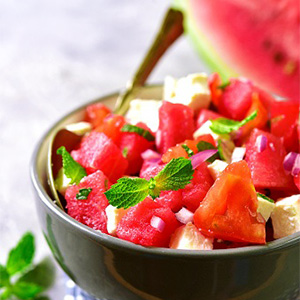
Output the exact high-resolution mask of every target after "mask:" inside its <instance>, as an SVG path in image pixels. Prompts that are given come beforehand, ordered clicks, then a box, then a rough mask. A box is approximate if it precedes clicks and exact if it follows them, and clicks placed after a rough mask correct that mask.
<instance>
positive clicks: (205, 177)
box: [182, 162, 214, 212]
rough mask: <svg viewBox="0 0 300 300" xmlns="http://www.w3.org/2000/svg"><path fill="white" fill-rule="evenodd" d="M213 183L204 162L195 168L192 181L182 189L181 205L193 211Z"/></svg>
mask: <svg viewBox="0 0 300 300" xmlns="http://www.w3.org/2000/svg"><path fill="white" fill-rule="evenodd" d="M213 183H214V180H213V178H212V177H211V175H210V173H209V171H208V169H207V165H206V163H205V162H204V163H202V164H201V165H200V166H199V167H198V168H197V169H195V172H194V175H193V180H192V182H191V183H190V184H188V185H186V187H185V188H184V189H183V190H182V203H183V205H184V206H186V207H187V209H189V210H190V211H193V212H194V211H195V210H196V209H197V208H198V207H199V205H200V202H201V201H202V200H203V199H204V197H205V196H206V194H207V192H208V190H209V189H210V188H211V186H212V185H213Z"/></svg>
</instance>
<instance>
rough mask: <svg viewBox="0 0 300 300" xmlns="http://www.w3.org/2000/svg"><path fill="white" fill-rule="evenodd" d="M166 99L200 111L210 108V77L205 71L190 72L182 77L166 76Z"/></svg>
mask: <svg viewBox="0 0 300 300" xmlns="http://www.w3.org/2000/svg"><path fill="white" fill-rule="evenodd" d="M164 100H167V101H169V102H172V103H180V104H184V105H187V106H189V107H191V108H192V109H194V110H195V111H199V110H200V109H201V108H208V107H209V104H210V100H211V94H210V89H209V86H208V78H207V75H206V74H205V73H195V74H190V75H188V76H186V77H182V78H180V79H174V78H173V77H171V76H168V77H166V79H165V84H164Z"/></svg>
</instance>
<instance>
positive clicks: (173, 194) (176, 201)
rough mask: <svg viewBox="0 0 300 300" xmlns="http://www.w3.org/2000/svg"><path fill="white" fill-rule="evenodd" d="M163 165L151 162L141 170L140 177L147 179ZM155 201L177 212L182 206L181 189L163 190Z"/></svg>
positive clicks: (155, 173)
mask: <svg viewBox="0 0 300 300" xmlns="http://www.w3.org/2000/svg"><path fill="white" fill-rule="evenodd" d="M164 166H165V165H159V164H152V165H148V166H147V167H145V168H144V169H142V170H141V173H140V177H141V178H145V179H147V180H149V179H150V178H151V177H154V176H155V175H157V174H158V173H159V172H160V171H161V170H162V169H163V168H164ZM155 201H156V202H157V203H159V204H161V205H162V206H167V207H169V208H170V209H171V210H172V211H173V212H177V211H179V210H180V209H181V207H182V190H178V191H163V192H161V193H160V196H159V197H158V198H156V199H155Z"/></svg>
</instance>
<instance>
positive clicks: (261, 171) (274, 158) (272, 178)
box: [245, 129, 295, 191]
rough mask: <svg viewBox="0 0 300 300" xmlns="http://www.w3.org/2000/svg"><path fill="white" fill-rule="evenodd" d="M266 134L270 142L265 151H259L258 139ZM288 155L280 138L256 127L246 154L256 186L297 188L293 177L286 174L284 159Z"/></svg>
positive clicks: (261, 187) (258, 187)
mask: <svg viewBox="0 0 300 300" xmlns="http://www.w3.org/2000/svg"><path fill="white" fill-rule="evenodd" d="M260 135H264V136H265V137H266V138H267V140H268V142H267V147H266V149H265V150H264V151H262V152H258V147H257V144H256V140H257V138H258V137H259V136H260ZM285 155H286V150H285V149H284V146H283V143H282V141H281V139H280V138H278V137H276V136H274V135H273V134H271V133H268V132H265V131H262V130H259V129H254V130H253V131H252V133H251V135H250V138H249V140H248V142H247V144H246V156H245V160H246V161H247V163H248V165H249V168H250V171H251V176H252V180H253V183H254V186H255V187H256V188H257V189H264V188H267V189H285V190H291V191H292V190H295V185H294V183H293V178H292V176H291V175H288V174H286V172H285V171H284V168H283V160H284V157H285Z"/></svg>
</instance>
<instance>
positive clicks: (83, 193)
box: [76, 188, 92, 200]
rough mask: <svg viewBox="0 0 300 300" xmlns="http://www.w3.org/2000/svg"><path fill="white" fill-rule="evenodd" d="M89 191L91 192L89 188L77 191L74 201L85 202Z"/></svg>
mask: <svg viewBox="0 0 300 300" xmlns="http://www.w3.org/2000/svg"><path fill="white" fill-rule="evenodd" d="M91 191H92V189H91V188H87V189H79V192H78V193H77V194H76V199H77V200H86V199H87V198H88V196H89V194H90V192H91Z"/></svg>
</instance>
